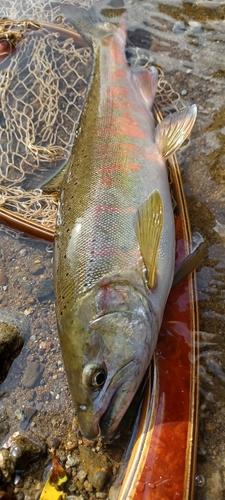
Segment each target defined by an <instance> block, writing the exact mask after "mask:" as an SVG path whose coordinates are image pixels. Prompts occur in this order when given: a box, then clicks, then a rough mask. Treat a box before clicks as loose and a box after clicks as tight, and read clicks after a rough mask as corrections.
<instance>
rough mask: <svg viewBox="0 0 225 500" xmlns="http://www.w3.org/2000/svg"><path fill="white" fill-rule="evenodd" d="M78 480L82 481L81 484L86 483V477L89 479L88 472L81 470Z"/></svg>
mask: <svg viewBox="0 0 225 500" xmlns="http://www.w3.org/2000/svg"><path fill="white" fill-rule="evenodd" d="M76 477H77V479H78V481H80V482H81V483H84V481H85V479H86V477H87V472H86V471H85V470H83V469H80V470H79V472H78V473H77V476H76Z"/></svg>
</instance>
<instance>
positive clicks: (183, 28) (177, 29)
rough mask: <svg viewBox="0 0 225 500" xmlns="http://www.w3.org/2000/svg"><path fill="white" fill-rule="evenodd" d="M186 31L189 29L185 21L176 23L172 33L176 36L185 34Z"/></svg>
mask: <svg viewBox="0 0 225 500" xmlns="http://www.w3.org/2000/svg"><path fill="white" fill-rule="evenodd" d="M186 30H187V28H186V26H185V24H184V22H183V21H176V22H175V23H174V25H173V27H172V32H173V33H175V34H181V33H184V31H186Z"/></svg>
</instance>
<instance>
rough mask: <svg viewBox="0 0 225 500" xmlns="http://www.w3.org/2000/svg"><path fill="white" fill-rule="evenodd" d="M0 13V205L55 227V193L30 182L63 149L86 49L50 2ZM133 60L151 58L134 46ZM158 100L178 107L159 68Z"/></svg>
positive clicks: (71, 129) (22, 0)
mask: <svg viewBox="0 0 225 500" xmlns="http://www.w3.org/2000/svg"><path fill="white" fill-rule="evenodd" d="M62 3H66V2H64V0H62V1H61V4H62ZM70 3H74V4H75V2H73V1H72V0H71V2H70ZM82 6H83V7H87V8H88V6H89V3H88V1H84V2H82ZM0 16H1V17H0V158H1V161H0V206H2V207H5V208H7V209H9V210H10V211H11V212H12V213H18V214H20V215H22V216H23V217H25V218H26V219H29V220H32V221H34V222H38V223H40V224H43V225H44V226H47V227H52V228H54V225H55V218H56V210H57V200H56V197H55V196H54V195H46V194H44V193H43V192H42V191H41V189H39V188H37V186H38V185H40V184H42V183H43V179H45V177H46V176H51V172H55V171H57V170H58V169H59V168H60V166H61V165H62V164H63V163H65V161H66V159H67V158H68V156H69V154H70V151H71V148H72V145H73V141H74V136H75V130H76V127H77V124H78V120H79V116H80V113H81V110H82V107H83V104H84V99H85V93H86V89H87V85H88V81H89V77H90V72H91V66H92V65H91V59H92V51H91V49H90V48H89V47H87V46H85V44H84V42H82V41H81V39H80V38H79V36H78V35H76V33H75V31H72V30H71V26H69V25H67V24H66V23H65V20H64V18H63V17H62V16H61V11H60V5H59V4H58V5H56V3H55V2H51V1H46V0H17V2H15V0H8V1H5V2H2V3H1V6H0ZM25 19H26V21H24V20H25ZM28 20H29V21H28ZM133 59H135V60H134V63H135V64H141V65H142V66H143V65H144V66H148V65H149V64H150V63H149V57H148V54H147V53H146V52H145V53H144V54H143V51H142V50H141V49H135V48H134V51H133ZM157 99H158V101H159V103H160V108H161V109H162V110H165V113H166V112H168V110H170V109H171V108H173V109H174V108H176V107H180V106H181V103H180V99H179V95H178V94H177V93H176V92H174V91H173V89H172V88H171V86H170V85H169V84H168V83H167V82H166V81H165V79H164V75H163V73H162V71H159V84H158V91H157ZM166 110H167V111H166ZM34 187H35V188H34Z"/></svg>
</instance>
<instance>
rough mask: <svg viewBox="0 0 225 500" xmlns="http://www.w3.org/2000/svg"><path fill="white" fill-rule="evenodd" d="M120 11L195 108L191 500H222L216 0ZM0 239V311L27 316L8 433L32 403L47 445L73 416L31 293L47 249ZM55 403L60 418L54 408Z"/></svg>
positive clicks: (9, 389)
mask: <svg viewBox="0 0 225 500" xmlns="http://www.w3.org/2000/svg"><path fill="white" fill-rule="evenodd" d="M21 5H22V3H21ZM37 5H38V2H37ZM127 7H128V12H129V27H132V28H135V23H136V27H137V30H136V32H135V33H133V32H132V30H129V36H130V39H131V40H132V41H136V40H138V39H139V45H140V46H142V47H144V48H149V49H150V52H151V60H152V62H153V63H155V64H157V65H158V66H160V67H161V68H162V69H163V72H164V74H165V78H166V80H167V81H168V82H169V83H170V84H171V85H172V86H173V88H174V89H175V90H176V91H178V92H179V93H180V94H181V96H182V101H183V102H184V104H185V105H189V104H192V103H196V104H197V106H198V119H197V123H196V125H195V127H194V131H193V133H192V137H191V145H190V147H189V148H188V149H187V150H183V151H182V152H181V153H179V155H178V160H179V163H180V166H181V169H182V175H183V182H184V187H185V193H186V196H187V202H188V208H189V214H190V219H191V225H192V229H193V231H199V232H200V233H201V234H202V235H203V237H204V239H205V241H206V244H207V253H206V256H205V258H204V261H203V262H202V265H201V267H200V269H199V270H198V272H197V282H198V290H199V306H200V330H201V334H200V376H201V379H200V393H201V397H200V418H199V445H198V463H197V480H196V485H197V486H196V500H215V499H216V500H222V499H223V498H224V495H225V391H224V384H225V343H224V338H223V337H224V321H225V310H224V308H225V306H224V303H225V302H224V297H225V278H224V269H225V251H224V250H225V248H224V243H225V211H224V198H225V193H224V182H225V177H224V167H225V104H224V96H225V80H224V77H225V55H224V54H225V20H224V19H225V3H224V2H222V1H220V2H214V1H205V2H204V1H202V2H201V1H195V2H180V1H171V2H164V3H163V2H157V1H152V2H143V1H141V2H137V1H136V2H130V1H129V2H128V5H127ZM36 12H37V11H35V15H37V13H36ZM32 17H33V16H32ZM46 18H47V14H46ZM143 19H145V30H147V32H148V33H149V34H150V36H149V35H148V36H147V35H146V34H143V29H142V30H141V31H140V26H141V28H143V24H142V21H143ZM37 20H39V19H38V18H37ZM177 21H183V22H184V26H183V28H182V29H181V25H177V24H175V23H176V22H177ZM192 21H197V22H199V23H201V25H194V24H193V23H191V22H192ZM179 26H180V28H179ZM138 30H139V31H138ZM143 37H144V39H143ZM0 244H1V270H2V271H4V273H5V274H6V275H7V277H8V290H7V291H2V292H1V307H2V308H7V309H11V310H14V311H18V312H22V313H24V314H25V316H26V317H27V319H28V322H29V324H28V326H27V333H26V335H25V336H26V341H25V347H24V349H23V351H22V354H21V355H20V356H19V357H18V358H17V360H16V361H15V362H14V365H13V369H12V370H11V371H10V373H9V375H8V377H7V379H6V381H5V382H4V383H3V384H2V387H1V393H3V394H4V398H2V401H3V402H4V404H5V406H6V407H7V411H8V414H9V419H10V421H11V422H12V424H11V425H12V426H14V427H15V429H16V428H17V426H18V425H19V423H18V419H17V417H15V411H16V409H21V408H23V406H24V408H25V409H26V408H27V407H29V405H30V406H32V402H33V400H34V398H35V402H36V404H37V405H38V411H39V412H40V415H41V414H42V415H44V418H45V419H46V428H47V429H48V432H46V433H45V432H44V430H43V429H42V428H41V425H39V422H38V420H36V422H35V424H34V426H33V430H35V429H36V431H37V430H38V433H39V434H41V433H42V432H43V435H45V437H46V434H47V442H48V446H49V447H50V446H51V445H52V441H53V437H52V435H51V432H50V430H51V428H52V427H53V428H55V430H57V433H56V432H55V433H54V436H55V435H56V434H58V436H62V435H63V433H64V429H65V428H68V427H69V425H70V424H69V422H70V419H71V415H72V414H73V410H72V405H71V404H70V403H69V401H70V399H69V397H68V389H67V383H66V380H65V376H64V371H63V368H62V362H61V358H60V352H59V347H58V342H57V332H56V323H55V315H54V302H53V297H52V288H51V286H52V285H51V282H48V283H47V285H46V286H48V287H49V289H48V290H49V296H48V295H46V296H45V297H44V296H42V298H41V299H40V294H39V295H38V293H39V291H40V290H39V289H40V287H41V285H42V283H44V282H45V283H46V279H47V278H49V279H51V276H52V253H51V252H52V251H51V247H49V246H46V244H44V243H40V242H35V241H30V240H27V239H22V238H19V239H14V238H13V237H12V236H11V235H7V234H5V233H4V232H2V233H1V243H0ZM6 248H7V251H6V250H5V249H6ZM35 266H36V267H35ZM46 293H47V292H46ZM38 297H39V299H38ZM31 361H37V362H38V364H39V369H40V367H41V370H43V371H42V373H41V383H40V385H38V386H35V387H34V388H31V389H29V390H27V389H26V396H25V392H24V387H25V386H24V377H25V370H26V367H27V365H28V363H30V362H31ZM25 383H26V381H25ZM65 407H66V411H65V413H64V421H63V422H62V420H60V418H61V412H62V410H63V411H64V408H65ZM42 422H43V420H42ZM20 425H22V424H20ZM54 439H55V438H54ZM35 474H36V481H37V484H38V481H40V480H41V476H40V474H39V471H38V470H36V472H35ZM35 484H36V483H35Z"/></svg>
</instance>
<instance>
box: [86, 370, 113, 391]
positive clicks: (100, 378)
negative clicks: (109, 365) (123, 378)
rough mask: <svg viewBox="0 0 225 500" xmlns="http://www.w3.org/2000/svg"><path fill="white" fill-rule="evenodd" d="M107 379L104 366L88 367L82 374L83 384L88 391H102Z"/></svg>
mask: <svg viewBox="0 0 225 500" xmlns="http://www.w3.org/2000/svg"><path fill="white" fill-rule="evenodd" d="M106 377H107V372H106V367H105V366H104V365H95V364H89V365H86V366H85V367H84V369H83V373H82V382H83V384H84V386H85V387H86V388H87V389H100V388H101V387H102V386H103V385H104V383H105V381H106Z"/></svg>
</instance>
